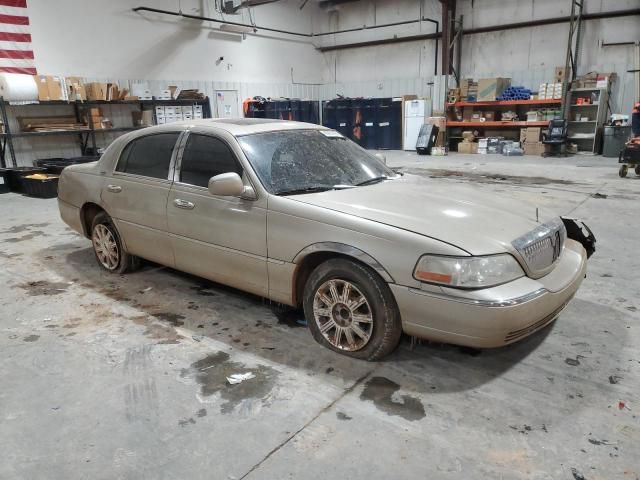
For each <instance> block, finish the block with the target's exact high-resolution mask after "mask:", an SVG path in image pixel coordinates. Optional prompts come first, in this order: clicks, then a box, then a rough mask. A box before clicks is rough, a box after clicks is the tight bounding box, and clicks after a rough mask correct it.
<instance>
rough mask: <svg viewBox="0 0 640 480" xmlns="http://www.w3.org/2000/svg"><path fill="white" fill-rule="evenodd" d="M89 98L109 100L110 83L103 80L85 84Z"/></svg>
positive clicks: (92, 99)
mask: <svg viewBox="0 0 640 480" xmlns="http://www.w3.org/2000/svg"><path fill="white" fill-rule="evenodd" d="M85 89H86V91H87V100H91V101H107V100H108V99H109V84H107V83H102V82H90V83H87V84H86V85H85Z"/></svg>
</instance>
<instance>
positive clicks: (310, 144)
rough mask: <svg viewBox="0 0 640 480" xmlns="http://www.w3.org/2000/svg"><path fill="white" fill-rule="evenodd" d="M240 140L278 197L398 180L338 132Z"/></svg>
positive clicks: (292, 133)
mask: <svg viewBox="0 0 640 480" xmlns="http://www.w3.org/2000/svg"><path fill="white" fill-rule="evenodd" d="M238 141H239V142H240V146H241V147H242V149H243V150H244V152H245V155H246V156H247V159H248V160H249V162H250V163H251V165H252V166H253V168H254V170H255V171H256V173H257V174H258V176H259V177H260V180H261V181H262V183H263V185H264V186H265V188H266V189H267V190H268V191H269V192H271V193H274V194H276V195H286V194H291V193H303V192H305V191H311V190H323V189H324V190H330V189H337V188H350V187H356V186H360V185H366V184H370V183H374V182H377V181H381V180H383V179H387V178H392V177H395V176H396V174H395V173H394V172H393V171H391V170H390V169H389V168H387V167H386V165H384V164H383V163H382V162H381V161H380V160H378V159H377V158H376V157H375V156H373V155H371V154H370V153H369V152H367V151H366V150H364V149H363V148H361V147H360V146H358V145H356V144H355V143H353V142H352V141H351V140H348V139H346V138H344V137H343V136H341V135H339V134H337V133H336V132H334V131H332V130H324V131H320V130H287V131H276V132H268V133H256V134H251V135H245V136H242V137H239V138H238Z"/></svg>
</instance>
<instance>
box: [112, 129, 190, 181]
mask: <svg viewBox="0 0 640 480" xmlns="http://www.w3.org/2000/svg"><path fill="white" fill-rule="evenodd" d="M171 133H177V134H178V138H177V140H176V143H175V144H174V145H173V150H172V151H171V159H170V160H169V171H168V172H167V178H158V177H147V176H146V175H137V174H134V173H127V172H119V171H118V170H116V169H117V168H118V164H119V163H120V160H122V154H123V153H124V151H125V150H126V149H127V147H128V146H129V145H131V144H132V143H133V142H136V141H138V140H140V139H142V138H146V137H152V136H154V135H166V134H171ZM184 134H185V130H175V131H173V130H171V131H168V132H152V133H148V134H146V135H138V136H136V137H135V138H132V139H131V140H129V141H128V142H127V143H126V144H125V145H124V146H123V147H122V149H121V150H120V152H119V153H118V158H117V160H116V161H115V162H114V164H113V169H112V171H111V176H112V177H120V176H122V177H129V178H133V179H144V180H152V181H156V182H163V183H164V182H168V183H171V182H173V177H174V173H175V172H174V168H175V162H176V155H177V151H178V145H180V141H181V139H182V138H183V137H184Z"/></svg>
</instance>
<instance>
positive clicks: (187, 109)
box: [182, 105, 193, 116]
mask: <svg viewBox="0 0 640 480" xmlns="http://www.w3.org/2000/svg"><path fill="white" fill-rule="evenodd" d="M182 115H190V116H193V107H192V106H191V105H185V106H183V107H182Z"/></svg>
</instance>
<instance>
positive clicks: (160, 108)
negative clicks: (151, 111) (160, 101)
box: [156, 105, 165, 117]
mask: <svg viewBox="0 0 640 480" xmlns="http://www.w3.org/2000/svg"><path fill="white" fill-rule="evenodd" d="M164 115H165V110H164V106H162V105H158V106H156V116H161V117H164Z"/></svg>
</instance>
